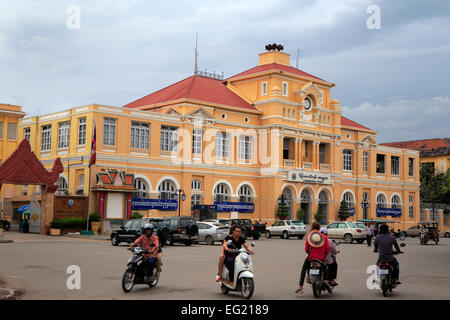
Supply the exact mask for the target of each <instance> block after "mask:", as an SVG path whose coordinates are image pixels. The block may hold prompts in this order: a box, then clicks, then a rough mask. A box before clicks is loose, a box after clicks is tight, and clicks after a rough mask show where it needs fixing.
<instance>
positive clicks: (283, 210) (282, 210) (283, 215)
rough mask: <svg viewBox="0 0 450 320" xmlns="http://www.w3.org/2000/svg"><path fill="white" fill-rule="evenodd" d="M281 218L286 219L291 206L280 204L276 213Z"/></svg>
mask: <svg viewBox="0 0 450 320" xmlns="http://www.w3.org/2000/svg"><path fill="white" fill-rule="evenodd" d="M275 215H276V216H277V217H278V218H279V219H280V220H284V219H286V218H287V217H288V216H289V207H287V206H284V207H283V206H281V205H279V206H278V208H277V212H276V214H275Z"/></svg>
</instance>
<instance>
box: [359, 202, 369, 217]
mask: <svg viewBox="0 0 450 320" xmlns="http://www.w3.org/2000/svg"><path fill="white" fill-rule="evenodd" d="M361 207H362V208H363V219H367V208H368V207H369V201H367V199H363V201H361Z"/></svg>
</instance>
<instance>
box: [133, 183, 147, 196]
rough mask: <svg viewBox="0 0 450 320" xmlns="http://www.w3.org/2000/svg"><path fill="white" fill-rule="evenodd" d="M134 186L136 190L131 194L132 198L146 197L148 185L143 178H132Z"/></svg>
mask: <svg viewBox="0 0 450 320" xmlns="http://www.w3.org/2000/svg"><path fill="white" fill-rule="evenodd" d="M133 185H134V188H135V189H136V190H137V191H136V192H133V194H132V195H131V196H132V197H133V198H147V197H148V185H147V183H146V182H145V180H144V179H141V178H136V179H134V184H133Z"/></svg>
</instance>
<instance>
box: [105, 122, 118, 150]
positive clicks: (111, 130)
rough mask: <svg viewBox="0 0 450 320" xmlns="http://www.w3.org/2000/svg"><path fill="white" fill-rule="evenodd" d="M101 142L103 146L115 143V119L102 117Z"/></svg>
mask: <svg viewBox="0 0 450 320" xmlns="http://www.w3.org/2000/svg"><path fill="white" fill-rule="evenodd" d="M103 144H104V145H105V146H115V145H116V119H115V118H106V117H105V118H103Z"/></svg>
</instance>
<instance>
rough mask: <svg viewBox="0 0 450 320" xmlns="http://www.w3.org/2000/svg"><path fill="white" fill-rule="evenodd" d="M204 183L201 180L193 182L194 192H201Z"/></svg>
mask: <svg viewBox="0 0 450 320" xmlns="http://www.w3.org/2000/svg"><path fill="white" fill-rule="evenodd" d="M201 190H202V182H201V181H200V180H192V191H201Z"/></svg>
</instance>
